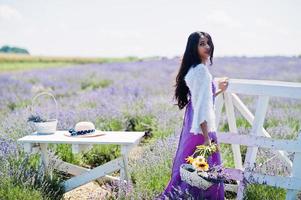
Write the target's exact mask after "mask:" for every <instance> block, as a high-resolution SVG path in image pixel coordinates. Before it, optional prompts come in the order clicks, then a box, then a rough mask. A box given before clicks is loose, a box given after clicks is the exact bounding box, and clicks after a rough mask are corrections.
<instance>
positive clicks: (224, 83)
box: [218, 77, 229, 92]
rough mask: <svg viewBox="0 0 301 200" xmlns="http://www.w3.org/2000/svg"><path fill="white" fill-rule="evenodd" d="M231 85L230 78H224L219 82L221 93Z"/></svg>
mask: <svg viewBox="0 0 301 200" xmlns="http://www.w3.org/2000/svg"><path fill="white" fill-rule="evenodd" d="M228 85H229V78H228V77H224V78H223V79H222V80H219V81H218V88H219V89H220V90H221V92H224V91H225V90H226V89H227V88H228Z"/></svg>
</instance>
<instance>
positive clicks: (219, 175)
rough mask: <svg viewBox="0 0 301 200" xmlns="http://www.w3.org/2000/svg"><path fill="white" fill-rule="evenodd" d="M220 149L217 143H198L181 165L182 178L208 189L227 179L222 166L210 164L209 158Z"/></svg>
mask: <svg viewBox="0 0 301 200" xmlns="http://www.w3.org/2000/svg"><path fill="white" fill-rule="evenodd" d="M217 150H218V146H217V144H216V143H211V144H210V145H198V146H196V150H195V151H194V153H193V154H192V155H191V156H188V157H187V158H186V159H185V160H186V162H187V163H188V164H187V163H184V164H182V165H181V167H180V176H181V179H182V180H183V181H185V182H187V183H188V184H190V185H192V186H196V187H198V188H202V189H207V188H209V187H210V186H211V185H212V184H214V183H221V182H223V181H224V180H226V179H227V174H225V173H224V168H223V167H222V166H219V165H216V166H211V167H210V166H209V164H208V162H207V159H208V157H209V156H211V155H212V154H213V153H214V152H216V151H217Z"/></svg>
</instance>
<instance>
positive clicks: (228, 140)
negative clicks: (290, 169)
mask: <svg viewBox="0 0 301 200" xmlns="http://www.w3.org/2000/svg"><path fill="white" fill-rule="evenodd" d="M216 134H217V138H218V140H219V142H220V143H225V144H240V145H244V146H250V147H256V146H257V147H261V148H269V149H273V150H285V151H288V152H301V142H300V141H299V140H283V139H273V138H267V137H263V136H254V135H241V134H237V133H229V132H217V133H216Z"/></svg>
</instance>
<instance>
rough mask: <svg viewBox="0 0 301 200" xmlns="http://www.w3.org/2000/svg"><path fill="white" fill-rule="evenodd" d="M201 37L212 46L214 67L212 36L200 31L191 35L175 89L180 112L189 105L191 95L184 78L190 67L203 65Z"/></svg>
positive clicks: (211, 54) (211, 53)
mask: <svg viewBox="0 0 301 200" xmlns="http://www.w3.org/2000/svg"><path fill="white" fill-rule="evenodd" d="M201 35H204V36H205V37H206V38H207V39H208V42H207V43H208V45H209V46H210V57H209V59H210V65H212V63H213V62H212V58H213V52H214V45H213V42H212V39H211V36H210V35H209V34H208V33H206V32H200V31H196V32H193V33H191V34H190V35H189V37H188V40H187V44H186V49H185V52H184V55H183V58H182V61H181V66H180V69H179V72H178V75H177V77H176V84H175V85H174V87H176V88H175V94H174V98H175V99H176V100H177V102H178V103H177V104H175V105H178V107H179V109H180V110H181V109H183V108H184V107H185V106H186V104H187V103H188V95H190V94H189V88H188V87H187V85H186V83H185V80H184V77H185V75H186V74H187V72H188V70H189V69H190V67H195V66H196V65H198V64H200V63H202V60H201V58H200V56H199V54H198V45H199V39H200V37H201Z"/></svg>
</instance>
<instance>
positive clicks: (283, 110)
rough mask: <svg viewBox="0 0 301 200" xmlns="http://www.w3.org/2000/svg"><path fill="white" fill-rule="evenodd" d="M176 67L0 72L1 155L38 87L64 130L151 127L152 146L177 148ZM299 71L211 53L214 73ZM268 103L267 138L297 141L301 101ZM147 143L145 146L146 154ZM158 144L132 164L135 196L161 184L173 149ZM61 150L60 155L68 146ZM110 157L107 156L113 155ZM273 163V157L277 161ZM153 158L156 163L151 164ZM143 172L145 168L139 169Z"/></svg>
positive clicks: (11, 145) (295, 62) (259, 75)
mask: <svg viewBox="0 0 301 200" xmlns="http://www.w3.org/2000/svg"><path fill="white" fill-rule="evenodd" d="M179 64H180V59H179V58H174V59H159V60H149V61H139V62H133V63H108V64H86V65H78V66H72V67H62V68H52V69H43V70H32V71H27V72H14V73H13V72H11V73H5V74H1V75H0V85H1V87H0V118H1V121H0V158H1V160H2V161H5V160H6V161H7V159H6V158H8V157H9V155H11V154H17V152H18V151H17V149H18V147H17V144H16V139H17V138H19V137H21V136H23V135H26V134H29V133H30V132H31V131H32V128H31V127H30V126H29V125H28V123H27V122H26V119H27V117H28V116H29V115H30V113H31V112H32V110H30V105H31V100H32V97H33V96H34V95H35V94H36V93H37V92H39V91H51V92H52V93H54V95H55V96H56V98H57V101H58V105H59V108H58V120H59V127H58V128H59V129H69V128H71V127H73V126H74V124H75V123H76V122H78V121H82V120H88V121H92V122H94V123H95V124H96V127H97V128H98V129H108V130H119V129H120V130H146V129H149V130H151V131H152V132H153V136H154V141H156V140H157V142H156V143H155V145H159V144H161V143H166V142H170V141H172V142H171V144H170V145H167V146H172V147H174V148H176V142H177V140H175V139H174V138H175V135H174V134H173V133H175V134H176V135H177V136H178V134H179V133H180V126H181V124H182V121H181V120H182V115H183V111H179V110H178V109H177V108H176V106H174V105H173V104H174V103H175V102H174V101H173V98H172V97H173V91H174V88H173V85H174V80H175V76H176V73H177V70H178V68H179ZM300 68H301V59H300V58H295V57H291V58H289V57H264V58H244V57H240V58H238V57H227V58H216V59H215V60H214V65H213V66H212V68H211V70H212V74H213V75H214V76H228V77H230V78H248V79H267V80H268V79H269V80H284V81H295V82H300V81H301V75H300V73H298V72H300ZM242 98H243V99H244V101H245V102H246V103H247V104H248V106H249V108H250V109H251V110H252V111H254V106H255V103H254V98H252V97H248V96H242ZM271 101H272V102H271V104H270V107H269V109H268V116H267V120H266V122H265V126H266V128H267V130H268V131H269V132H270V133H271V134H272V137H278V138H295V137H296V135H297V132H298V130H299V129H300V121H301V117H300V109H301V102H299V101H296V100H291V99H272V100H271ZM35 110H36V111H37V112H40V113H49V115H53V114H54V113H55V112H54V110H55V107H54V104H53V102H51V99H47V98H41V100H40V101H39V102H38V103H37V105H35ZM238 116H239V115H238ZM137 121H138V122H137ZM112 122H113V123H112ZM221 122H222V124H221V130H227V125H226V119H225V116H223V119H222V120H221ZM238 126H239V131H240V132H241V133H247V132H248V131H249V130H250V126H249V125H248V124H247V123H246V121H244V120H243V119H242V118H239V117H238ZM159 138H167V139H164V140H162V139H159ZM149 146H150V145H144V147H143V148H144V151H145V153H146V152H147V149H148V148H150V147H149ZM62 148H64V147H62ZM158 149H160V151H158ZM162 149H164V148H154V149H153V151H151V152H153V153H152V154H151V155H150V156H147V160H146V161H145V162H144V161H143V162H142V161H141V160H143V159H140V160H139V159H138V160H133V161H132V162H131V165H132V167H131V170H132V172H131V173H132V176H133V178H134V179H135V180H136V186H135V187H136V193H137V195H141V194H142V192H143V194H145V193H146V194H147V197H149V198H151V197H153V196H154V195H155V194H156V193H158V192H160V190H162V189H163V187H164V185H165V184H166V182H167V179H168V176H169V171H170V168H171V159H172V155H173V152H174V151H170V149H165V153H164V152H162V151H161V150H162ZM227 151H229V148H227V147H226V146H225V148H224V153H223V157H224V162H225V163H226V165H229V166H231V165H233V161H231V156H229V155H231V154H228V153H227ZM61 152H63V154H64V152H65V151H61ZM110 153H112V152H110V151H108V154H110ZM260 154H261V156H262V157H266V156H271V155H270V154H271V153H269V152H266V151H260ZM158 155H159V156H158ZM163 155H164V156H163ZM63 156H64V155H63ZM89 156H91V155H86V156H85V157H84V158H85V159H86V160H88V161H89V159H90V158H89ZM143 157H145V156H143ZM66 159H68V158H66ZM107 159H110V156H108V158H107ZM158 159H159V160H160V161H158ZM274 161H275V162H278V161H277V159H274ZM74 162H78V160H77V161H74ZM153 163H158V165H157V166H153ZM89 164H92V165H93V164H95V163H93V162H92V163H91V162H90V163H89ZM97 164H100V163H97ZM137 165H139V167H138V166H137ZM150 166H152V167H150ZM135 169H139V170H135ZM143 170H146V171H147V173H143ZM262 170H265V171H268V172H270V173H278V171H277V166H276V165H273V164H271V163H268V164H266V165H265V166H263V168H262ZM159 171H160V172H161V173H162V171H163V172H164V173H163V177H165V178H163V179H162V180H161V181H157V182H155V183H152V182H151V181H149V180H148V181H143V180H147V179H145V178H143V177H144V176H151V177H154V176H160V174H158V173H156V172H159ZM284 173H286V171H284ZM142 174H144V176H142ZM151 177H150V178H151ZM153 181H155V180H153ZM137 191H138V192H137ZM140 192H141V193H140Z"/></svg>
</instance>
